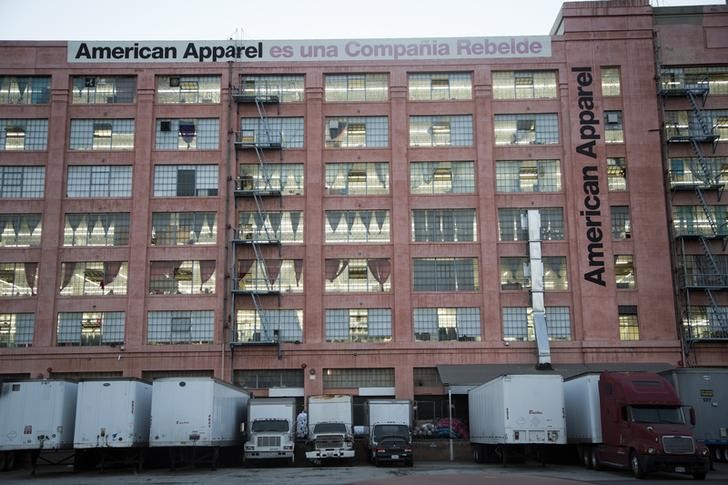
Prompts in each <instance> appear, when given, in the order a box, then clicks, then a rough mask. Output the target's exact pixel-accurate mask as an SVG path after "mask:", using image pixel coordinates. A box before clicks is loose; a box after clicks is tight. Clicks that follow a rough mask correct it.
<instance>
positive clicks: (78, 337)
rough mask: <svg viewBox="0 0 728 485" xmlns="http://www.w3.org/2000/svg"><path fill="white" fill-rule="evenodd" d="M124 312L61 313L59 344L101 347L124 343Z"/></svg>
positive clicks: (59, 315)
mask: <svg viewBox="0 0 728 485" xmlns="http://www.w3.org/2000/svg"><path fill="white" fill-rule="evenodd" d="M124 318H125V315H124V312H70V313H67V312H59V313H58V334H57V343H58V345H60V346H63V345H80V346H99V345H116V344H123V343H124Z"/></svg>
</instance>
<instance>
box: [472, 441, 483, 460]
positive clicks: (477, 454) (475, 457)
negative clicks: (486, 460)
mask: <svg viewBox="0 0 728 485" xmlns="http://www.w3.org/2000/svg"><path fill="white" fill-rule="evenodd" d="M472 451H473V461H474V462H475V463H482V461H481V458H480V447H479V446H478V445H473V450H472Z"/></svg>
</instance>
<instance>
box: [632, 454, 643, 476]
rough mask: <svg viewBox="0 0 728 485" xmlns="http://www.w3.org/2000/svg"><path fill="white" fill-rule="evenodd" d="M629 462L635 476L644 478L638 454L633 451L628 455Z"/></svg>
mask: <svg viewBox="0 0 728 485" xmlns="http://www.w3.org/2000/svg"><path fill="white" fill-rule="evenodd" d="M629 464H630V467H631V468H632V473H633V474H634V477H635V478H645V469H644V468H643V467H642V462H641V461H640V457H639V455H637V453H635V452H634V451H633V452H632V454H631V455H630V456H629Z"/></svg>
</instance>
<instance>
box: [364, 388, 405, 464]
mask: <svg viewBox="0 0 728 485" xmlns="http://www.w3.org/2000/svg"><path fill="white" fill-rule="evenodd" d="M364 416H365V418H366V424H367V427H368V429H369V435H368V439H367V451H368V453H369V459H370V460H371V461H372V463H374V465H376V466H379V464H380V463H382V462H397V463H403V464H405V465H406V466H412V465H413V463H414V461H413V456H412V402H411V401H409V400H405V399H369V400H367V401H366V403H365V404H364Z"/></svg>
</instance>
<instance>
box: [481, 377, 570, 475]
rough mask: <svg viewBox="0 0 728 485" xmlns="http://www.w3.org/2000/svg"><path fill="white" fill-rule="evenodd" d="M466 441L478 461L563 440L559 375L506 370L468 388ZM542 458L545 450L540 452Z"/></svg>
mask: <svg viewBox="0 0 728 485" xmlns="http://www.w3.org/2000/svg"><path fill="white" fill-rule="evenodd" d="M468 403H469V409H470V442H471V445H472V451H473V460H475V461H476V462H478V463H482V462H484V461H490V460H492V459H494V458H496V457H497V458H499V459H500V460H502V461H503V463H504V464H505V463H506V462H507V457H508V454H509V452H513V451H517V452H524V453H525V451H526V450H527V449H531V448H534V449H536V450H537V451H544V450H542V449H541V447H542V446H547V445H558V444H565V443H566V420H565V417H564V389H563V378H562V377H561V376H560V375H556V374H528V375H505V376H501V377H497V378H495V379H493V380H491V381H489V382H486V383H485V384H482V385H480V386H478V387H476V388H474V389H471V390H470V392H468ZM541 456H542V457H543V454H542V455H541Z"/></svg>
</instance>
